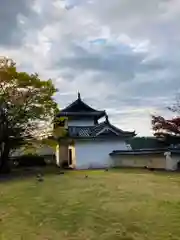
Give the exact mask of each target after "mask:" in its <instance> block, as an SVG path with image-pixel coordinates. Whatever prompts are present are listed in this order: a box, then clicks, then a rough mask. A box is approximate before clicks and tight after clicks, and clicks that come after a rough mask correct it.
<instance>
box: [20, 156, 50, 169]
mask: <svg viewBox="0 0 180 240" xmlns="http://www.w3.org/2000/svg"><path fill="white" fill-rule="evenodd" d="M15 162H16V165H17V167H35V166H45V165H46V162H45V160H44V157H43V156H38V155H30V154H29V155H23V156H21V157H18V158H16V159H15Z"/></svg>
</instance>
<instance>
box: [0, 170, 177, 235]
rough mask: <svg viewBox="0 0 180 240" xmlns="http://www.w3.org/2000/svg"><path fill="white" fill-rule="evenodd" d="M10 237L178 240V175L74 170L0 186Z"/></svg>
mask: <svg viewBox="0 0 180 240" xmlns="http://www.w3.org/2000/svg"><path fill="white" fill-rule="evenodd" d="M85 174H88V178H84V176H85ZM12 239H13V240H22V239H25V240H41V239H42V240H45V239H49V240H50V239H52V240H61V239H62V240H70V239H72V240H82V239H83V240H97V239H99V240H116V239H122V240H169V239H172V240H175V239H180V175H178V174H173V173H152V172H147V171H145V170H142V171H137V170H134V171H133V170H131V171H127V170H112V171H109V172H104V171H74V172H73V171H72V172H67V173H66V174H65V175H56V174H54V175H53V174H46V175H45V180H44V182H42V183H40V182H37V181H36V178H35V177H29V178H25V179H19V180H18V179H17V180H13V181H8V182H4V183H1V184H0V240H12Z"/></svg>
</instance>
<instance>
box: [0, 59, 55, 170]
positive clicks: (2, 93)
mask: <svg viewBox="0 0 180 240" xmlns="http://www.w3.org/2000/svg"><path fill="white" fill-rule="evenodd" d="M56 92H57V89H56V88H55V87H54V85H53V83H52V81H51V80H50V79H49V80H48V81H45V80H42V79H41V78H40V77H39V75H38V74H37V73H35V74H28V73H26V72H19V71H18V70H17V68H16V65H15V64H14V63H11V65H7V64H5V65H4V66H1V67H0V132H1V135H0V168H1V167H2V163H5V161H7V158H8V155H9V153H10V151H11V150H12V149H14V148H17V147H19V146H21V145H22V144H24V143H25V142H26V141H28V140H32V139H35V138H36V137H37V136H39V134H41V133H40V132H39V127H40V125H41V126H42V125H43V124H44V123H47V122H49V124H50V123H52V120H53V119H54V116H55V114H56V113H57V111H58V108H57V103H56V102H55V101H54V99H53V95H54V94H55V93H56Z"/></svg>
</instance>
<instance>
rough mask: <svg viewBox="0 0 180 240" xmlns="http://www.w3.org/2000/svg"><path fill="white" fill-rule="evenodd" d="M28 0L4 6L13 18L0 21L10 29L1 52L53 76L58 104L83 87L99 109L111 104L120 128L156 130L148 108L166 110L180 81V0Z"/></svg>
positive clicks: (144, 131)
mask: <svg viewBox="0 0 180 240" xmlns="http://www.w3.org/2000/svg"><path fill="white" fill-rule="evenodd" d="M1 1H2V0H1ZM9 1H12V0H9ZM23 3H24V4H25V3H26V5H23V4H22V3H21V5H19V6H18V7H17V8H16V11H13V14H14V15H12V13H11V12H10V11H7V12H6V15H8V14H9V15H10V14H11V17H12V19H15V20H13V21H9V22H8V21H4V22H3V24H2V23H1V24H0V30H1V29H9V32H8V34H7V33H6V36H7V37H8V42H7V44H4V43H5V41H4V40H3V41H2V40H0V51H1V55H9V56H11V57H13V58H14V59H15V60H16V61H17V63H18V65H19V68H20V69H23V70H25V71H36V72H39V73H40V74H41V75H42V77H43V78H49V77H52V78H53V79H54V82H55V84H56V86H57V87H58V88H59V90H60V92H59V94H57V96H56V99H57V101H58V102H59V104H60V106H62V107H64V106H65V105H66V104H68V103H69V102H71V101H72V100H74V99H75V98H76V94H77V91H80V92H81V93H82V96H83V97H84V99H85V101H87V102H88V103H90V104H91V105H93V106H94V107H97V108H99V109H101V108H102V109H104V108H107V109H109V113H110V117H111V119H112V122H113V123H116V124H118V126H119V127H120V128H125V129H131V128H135V130H137V132H138V133H140V134H148V133H150V127H151V126H150V120H151V119H150V113H151V112H152V113H153V112H154V111H155V112H160V113H163V114H166V110H165V108H166V106H167V105H168V104H170V103H171V102H172V100H173V99H174V98H175V94H176V92H177V91H178V89H179V86H180V82H179V79H180V70H179V58H180V52H179V44H180V33H179V29H180V1H179V0H171V1H169V0H152V1H144V0H134V1H132V0H131V1H130V0H112V1H109V0H91V1H90V0H89V1H88V0H67V1H66V0H51V1H50V0H36V1H34V2H33V4H31V5H30V4H29V3H30V2H28V0H26V1H24V2H23ZM6 17H8V16H6ZM15 26H16V28H15ZM12 28H14V29H16V35H14V34H13V32H12V31H11V29H12ZM4 39H5V38H4ZM20 40H21V41H20ZM13 43H14V44H13ZM17 43H18V44H17ZM10 46H11V49H10Z"/></svg>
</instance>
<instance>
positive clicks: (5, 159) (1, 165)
mask: <svg viewBox="0 0 180 240" xmlns="http://www.w3.org/2000/svg"><path fill="white" fill-rule="evenodd" d="M9 153H10V148H9V146H8V144H4V149H3V151H2V154H1V158H0V174H2V173H5V174H6V173H10V164H9Z"/></svg>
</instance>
